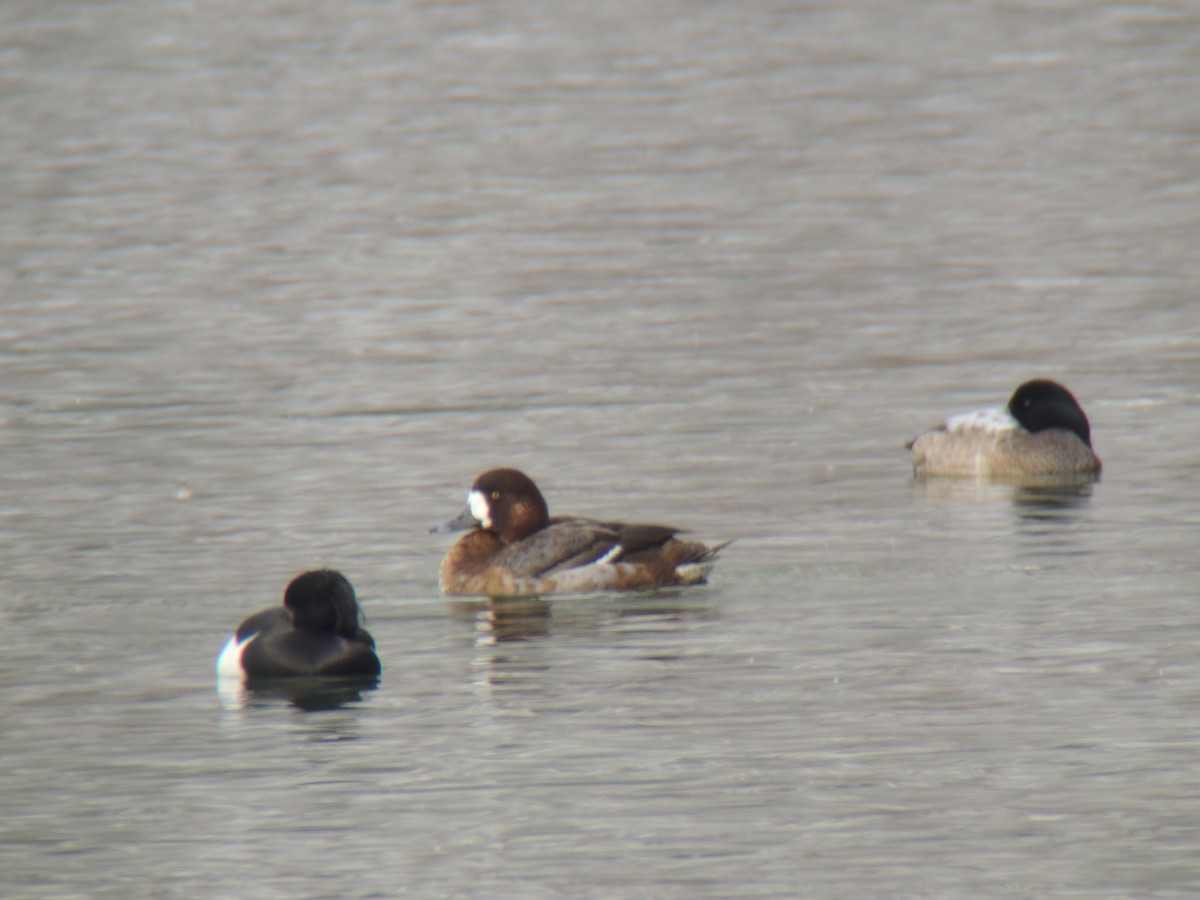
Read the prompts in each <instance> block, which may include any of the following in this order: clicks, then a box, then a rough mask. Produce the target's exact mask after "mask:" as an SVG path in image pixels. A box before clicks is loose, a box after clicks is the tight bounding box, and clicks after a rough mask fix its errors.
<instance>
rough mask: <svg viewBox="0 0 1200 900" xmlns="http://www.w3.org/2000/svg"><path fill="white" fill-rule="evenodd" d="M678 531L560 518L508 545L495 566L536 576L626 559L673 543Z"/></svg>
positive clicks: (578, 517) (577, 517) (584, 519)
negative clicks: (640, 551)
mask: <svg viewBox="0 0 1200 900" xmlns="http://www.w3.org/2000/svg"><path fill="white" fill-rule="evenodd" d="M675 534H676V529H674V528H667V527H665V526H663V525H627V524H624V523H618V522H601V521H599V520H597V519H588V518H584V517H580V516H559V517H556V518H553V519H551V520H550V524H548V525H547V526H546V527H545V528H543V529H541V530H540V531H538V532H537V533H535V534H533V535H530V536H529V537H527V538H526V539H525V540H523V541H517V542H516V543H513V544H509V545H508V546H507V547H505V548H504V549H503V550H502V551H500V553H499V554H498V555H497V557H496V560H495V561H496V563H497V564H498V565H501V566H504V567H505V568H507V569H510V570H512V571H513V572H515V573H516V574H517V575H520V576H526V577H537V576H541V575H547V574H550V573H553V572H562V571H564V570H566V569H574V568H578V567H579V566H587V565H592V564H594V563H610V562H616V561H617V560H619V559H621V558H622V557H624V556H627V555H629V554H631V553H636V552H637V551H639V550H644V549H646V548H648V547H653V546H657V545H659V544H663V543H665V542H666V541H668V540H670V538H671V537H673V536H674V535H675Z"/></svg>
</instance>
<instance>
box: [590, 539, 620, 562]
mask: <svg viewBox="0 0 1200 900" xmlns="http://www.w3.org/2000/svg"><path fill="white" fill-rule="evenodd" d="M624 552H625V548H624V547H622V546H621V545H620V544H613V545H612V548H611V549H610V550H609V551H608V552H607V553H605V554H604V555H603V556H601V557H600V558H599V559H598V560H596V561H595V562H594V563H592V564H591V565H593V566H604V565H607V564H608V563H610V562H613V561H614V560H616V559H617V558H618V557H620V555H621V554H622V553H624Z"/></svg>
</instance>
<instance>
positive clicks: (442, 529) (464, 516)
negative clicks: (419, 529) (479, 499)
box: [429, 506, 482, 534]
mask: <svg viewBox="0 0 1200 900" xmlns="http://www.w3.org/2000/svg"><path fill="white" fill-rule="evenodd" d="M481 524H482V523H481V522H480V521H479V520H478V519H477V518H475V517H474V516H473V515H471V508H470V507H469V506H468V507H467V508H466V509H464V510H463V511H462V512H460V513H459V514H458V515H457V516H455V517H454V518H453V519H451V520H450V521H449V522H443V523H442V524H441V525H434V526H433V527H432V528H430V529H429V531H430V533H432V534H447V533H449V532H452V531H466V530H467V529H468V528H478V527H479V526H480V525H481Z"/></svg>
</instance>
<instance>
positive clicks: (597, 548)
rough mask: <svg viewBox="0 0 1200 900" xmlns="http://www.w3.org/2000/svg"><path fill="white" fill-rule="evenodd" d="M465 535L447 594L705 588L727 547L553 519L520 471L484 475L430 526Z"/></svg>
mask: <svg viewBox="0 0 1200 900" xmlns="http://www.w3.org/2000/svg"><path fill="white" fill-rule="evenodd" d="M430 530H431V531H434V532H441V533H447V532H456V531H463V530H466V531H467V534H465V535H463V536H462V537H461V538H459V539H458V541H456V542H455V544H454V545H453V546H452V547H451V548H450V550H449V552H447V554H446V556H445V559H443V560H442V565H441V570H440V572H439V578H438V581H439V585H440V587H441V590H442V593H443V594H445V595H447V596H484V597H511V596H531V595H542V594H576V593H590V592H594V591H643V590H653V589H655V588H664V587H677V586H683V585H695V584H702V583H704V582H705V581H706V580H707V578H708V574H709V572H710V571H711V569H712V567H713V563H714V562H715V560H716V557H717V554H718V553H719V552H720V551H721V550H722V549H723V548H724V547H725V546H726V545H727V543H728V542H726V543H724V544H718V545H715V546H708V545H705V544H702V543H699V542H697V541H689V540H683V539H681V538H679V537H677V535H679V534H680V533H681V532H680V530H679V529H677V528H671V527H669V526H666V525H641V524H626V523H623V522H603V521H600V520H598V519H591V518H585V517H582V516H554V517H551V515H550V511H549V507H548V506H547V504H546V500H545V498H544V497H543V496H542V492H541V491H539V490H538V487H537V485H536V484H534V482H533V479H531V478H530V477H529V476H528V475H526V474H525V473H524V472H521V471H519V470H517V469H511V468H500V469H491V470H489V471H487V472H484V473H483V474H482V475H480V476H479V477H478V478H476V479H475V482H474V483H473V484H472V485H471V488H470V490H469V491H468V492H467V507H466V509H464V510H463V511H462V512H461V513H460V514H459V515H458V516H457V517H455V518H454V519H451V520H450V521H448V522H446V523H444V524H442V525H439V526H435V527H434V528H432V529H430Z"/></svg>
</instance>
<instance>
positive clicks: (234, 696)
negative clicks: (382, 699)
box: [217, 678, 379, 712]
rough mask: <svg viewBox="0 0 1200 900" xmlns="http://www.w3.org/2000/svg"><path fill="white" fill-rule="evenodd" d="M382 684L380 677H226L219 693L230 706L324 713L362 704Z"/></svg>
mask: <svg viewBox="0 0 1200 900" xmlns="http://www.w3.org/2000/svg"><path fill="white" fill-rule="evenodd" d="M378 687H379V679H378V678H278V679H270V680H263V681H251V682H248V683H245V684H242V683H240V682H234V681H231V680H227V679H222V680H220V681H218V683H217V694H218V696H219V697H220V699H221V703H222V705H223V706H224V707H225V708H226V709H232V710H242V709H253V708H258V707H266V706H277V705H279V704H280V703H285V704H287V705H289V706H292V707H294V708H296V709H298V710H302V711H304V712H322V711H327V710H334V709H341V708H342V707H344V706H347V705H350V704H354V703H361V702H362V700H363V695H364V694H367V693H369V692H371V691H374V690H375V689H376V688H378Z"/></svg>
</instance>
